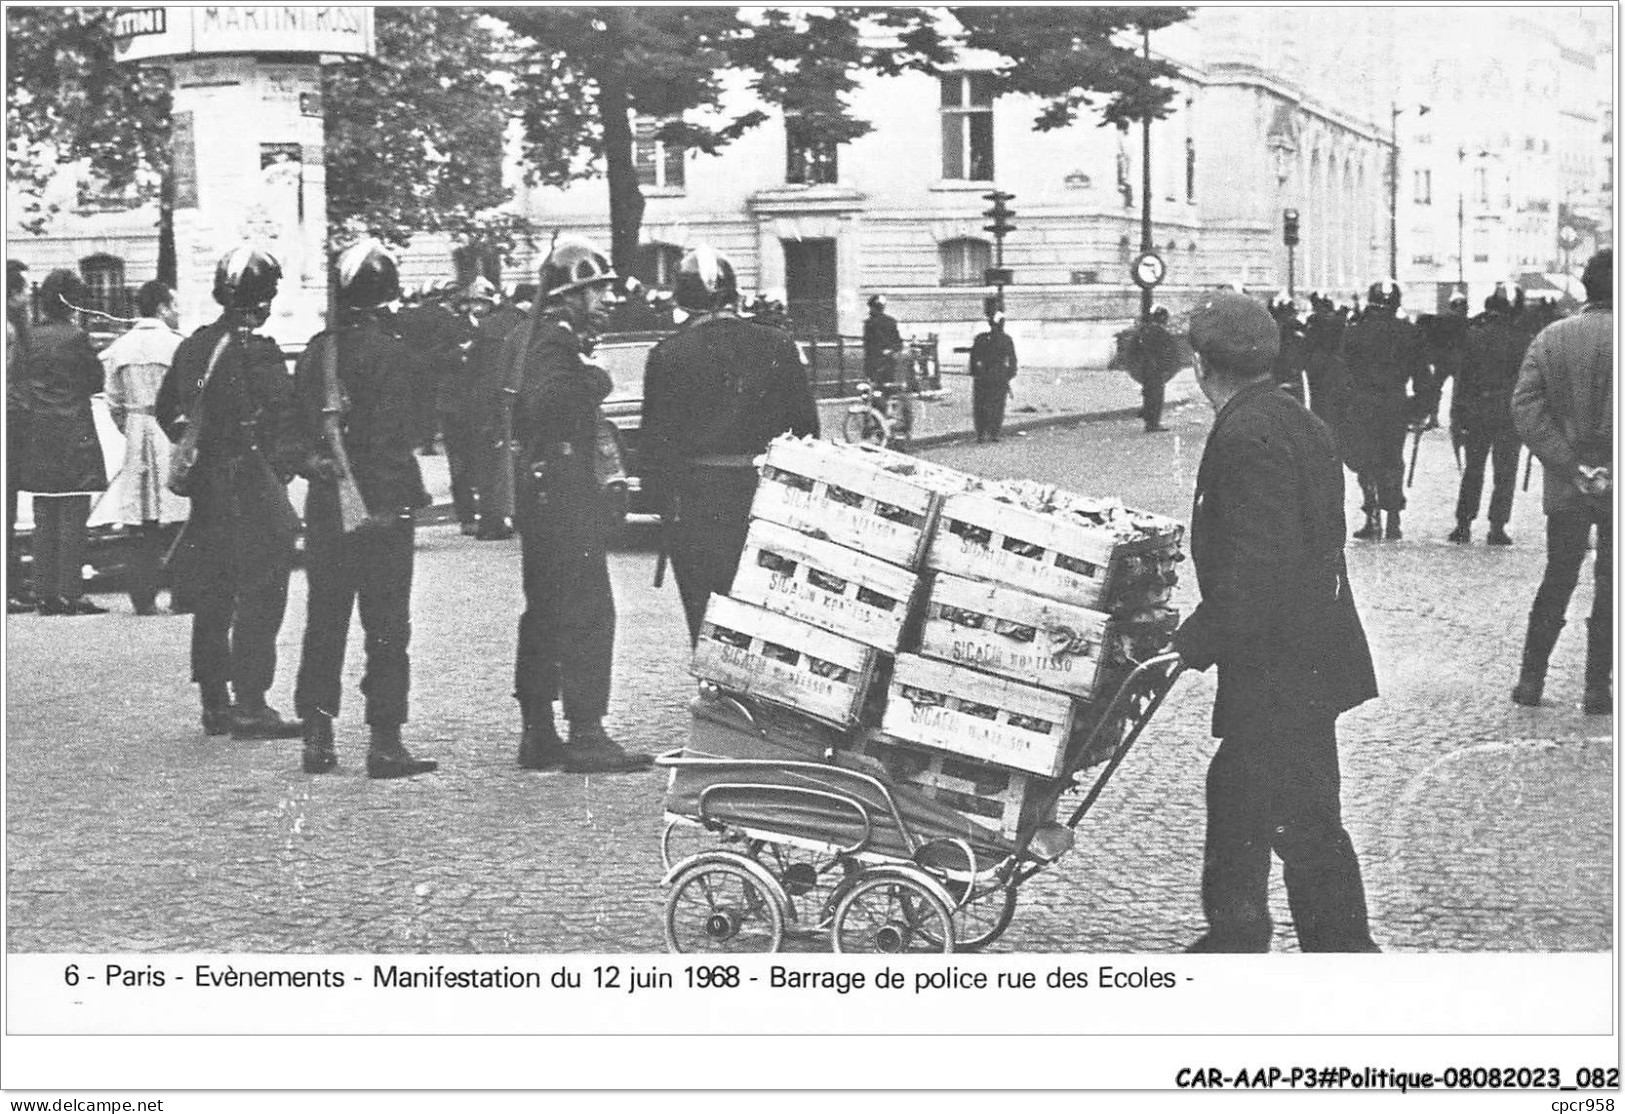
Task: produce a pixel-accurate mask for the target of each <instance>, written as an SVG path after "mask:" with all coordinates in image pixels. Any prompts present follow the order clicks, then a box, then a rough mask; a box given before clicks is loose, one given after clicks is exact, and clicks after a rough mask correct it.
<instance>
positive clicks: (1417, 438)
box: [1405, 425, 1427, 487]
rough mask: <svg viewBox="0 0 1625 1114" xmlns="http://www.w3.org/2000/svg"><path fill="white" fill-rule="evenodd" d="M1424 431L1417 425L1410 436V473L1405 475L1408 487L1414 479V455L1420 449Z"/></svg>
mask: <svg viewBox="0 0 1625 1114" xmlns="http://www.w3.org/2000/svg"><path fill="white" fill-rule="evenodd" d="M1425 432H1427V431H1426V430H1425V429H1423V428H1422V426H1420V425H1418V426H1417V427H1416V430H1415V432H1414V433H1413V434H1412V436H1411V470H1410V474H1409V475H1407V476H1406V477H1405V486H1406V487H1410V486H1411V484H1412V483H1414V482H1415V481H1416V455H1417V453H1419V452H1421V451H1422V434H1423V433H1425Z"/></svg>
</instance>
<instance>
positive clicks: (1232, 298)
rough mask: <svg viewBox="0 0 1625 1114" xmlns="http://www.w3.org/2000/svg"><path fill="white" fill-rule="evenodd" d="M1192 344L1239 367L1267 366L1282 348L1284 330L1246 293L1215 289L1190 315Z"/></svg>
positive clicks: (1202, 351)
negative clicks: (1281, 330) (1282, 332)
mask: <svg viewBox="0 0 1625 1114" xmlns="http://www.w3.org/2000/svg"><path fill="white" fill-rule="evenodd" d="M1190 338H1191V347H1192V348H1194V349H1196V351H1198V352H1200V353H1202V354H1204V355H1210V356H1216V357H1218V358H1219V359H1220V360H1223V361H1224V362H1225V363H1227V364H1234V365H1238V370H1257V369H1259V368H1262V367H1266V366H1268V365H1269V364H1270V363H1271V362H1272V361H1273V360H1274V359H1275V356H1276V354H1277V353H1278V352H1279V351H1280V350H1281V332H1280V329H1279V327H1277V325H1276V324H1275V319H1274V318H1273V317H1271V316H1270V314H1269V311H1268V310H1266V309H1265V308H1264V307H1263V306H1261V305H1260V304H1259V303H1258V302H1256V301H1254V300H1253V299H1252V298H1249V297H1247V295H1245V294H1239V293H1237V292H1236V291H1234V290H1216V291H1214V292H1212V293H1211V294H1208V295H1206V296H1205V297H1204V298H1203V299H1202V302H1201V304H1200V305H1198V306H1197V307H1196V311H1195V312H1194V313H1192V314H1191V328H1190Z"/></svg>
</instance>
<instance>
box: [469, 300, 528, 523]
mask: <svg viewBox="0 0 1625 1114" xmlns="http://www.w3.org/2000/svg"><path fill="white" fill-rule="evenodd" d="M532 296H533V297H534V295H532ZM492 297H493V298H495V304H493V305H492V306H491V308H490V310H489V311H488V312H486V313H484V314H483V315H482V316H481V317H480V318H479V320H478V323H477V324H476V325H475V326H474V334H473V338H472V339H473V342H472V343H471V344H470V345H469V346H468V355H467V357H466V359H465V362H464V370H463V375H464V379H465V390H466V391H467V393H468V397H469V399H470V404H469V405H470V413H471V414H472V415H473V417H472V419H471V422H472V425H473V430H472V441H473V443H474V445H475V446H476V447H477V448H476V455H475V459H474V463H473V468H474V477H475V480H474V483H475V486H476V487H477V488H478V489H479V528H478V529H477V530H476V531H475V535H474V536H475V537H477V538H479V539H480V540H481V541H487V542H491V541H498V542H499V541H507V540H508V539H509V538H511V537H513V518H512V509H511V508H509V507H504V506H498V505H497V503H498V500H497V499H496V498H494V496H495V495H496V493H497V491H498V490H499V485H498V484H497V483H496V481H495V477H494V476H493V472H494V470H495V469H497V468H503V467H511V464H512V462H511V461H510V460H509V458H508V457H507V456H506V455H505V454H504V453H502V452H501V451H500V450H501V446H500V445H499V444H498V442H499V441H500V440H501V437H500V435H499V433H498V428H497V427H498V423H497V408H498V406H500V405H501V398H502V387H503V384H504V382H505V379H506V369H505V368H504V365H503V362H502V346H503V342H504V341H506V340H507V339H508V337H509V336H511V335H512V334H513V332H514V330H515V329H517V328H519V327H520V326H521V325H523V324H524V323H525V322H526V321H528V320H530V315H529V314H528V313H526V312H525V311H524V310H523V309H521V308H520V307H519V306H518V305H517V304H515V303H514V302H513V301H511V300H509V299H507V298H503V297H501V296H500V295H499V294H497V293H496V292H495V291H493V292H492Z"/></svg>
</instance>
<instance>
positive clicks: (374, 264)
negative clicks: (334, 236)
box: [338, 238, 401, 309]
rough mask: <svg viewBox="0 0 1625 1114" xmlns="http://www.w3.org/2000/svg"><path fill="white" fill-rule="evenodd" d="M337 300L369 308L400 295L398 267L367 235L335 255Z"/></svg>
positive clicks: (380, 245)
mask: <svg viewBox="0 0 1625 1114" xmlns="http://www.w3.org/2000/svg"><path fill="white" fill-rule="evenodd" d="M338 271H339V301H341V302H343V303H344V304H345V305H347V306H353V307H355V308H357V309H371V308H373V307H374V306H381V305H384V304H385V303H388V302H393V301H394V300H395V299H397V298H399V297H400V296H401V274H400V268H399V267H397V266H396V263H395V257H394V256H392V255H391V254H390V253H389V249H387V248H385V247H384V245H383V244H381V243H379V242H378V241H377V240H374V239H371V238H368V239H365V240H362V241H361V242H360V243H357V244H351V245H350V246H349V247H347V248H345V249H344V251H343V252H341V253H340V254H339V263H338Z"/></svg>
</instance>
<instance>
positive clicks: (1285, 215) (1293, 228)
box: [1281, 209, 1298, 248]
mask: <svg viewBox="0 0 1625 1114" xmlns="http://www.w3.org/2000/svg"><path fill="white" fill-rule="evenodd" d="M1281 239H1282V240H1283V241H1285V242H1286V246H1287V247H1289V248H1295V247H1297V246H1298V211H1297V210H1296V209H1282V210H1281Z"/></svg>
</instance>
